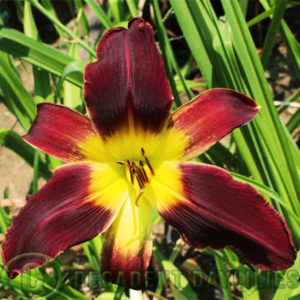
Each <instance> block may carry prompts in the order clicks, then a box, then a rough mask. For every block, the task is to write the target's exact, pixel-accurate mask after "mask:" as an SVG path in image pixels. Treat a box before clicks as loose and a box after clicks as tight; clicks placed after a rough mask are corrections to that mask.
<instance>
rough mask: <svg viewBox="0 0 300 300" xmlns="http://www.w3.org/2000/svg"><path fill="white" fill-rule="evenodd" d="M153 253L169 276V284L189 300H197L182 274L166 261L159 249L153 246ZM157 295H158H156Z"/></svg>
mask: <svg viewBox="0 0 300 300" xmlns="http://www.w3.org/2000/svg"><path fill="white" fill-rule="evenodd" d="M153 253H154V254H155V255H156V257H157V258H158V260H159V262H160V263H161V265H162V267H163V269H164V270H165V271H166V273H167V274H168V275H169V280H170V282H171V283H172V284H173V285H174V286H175V287H176V288H177V289H178V290H179V291H180V292H181V293H183V294H184V295H185V296H186V297H187V298H188V299H189V300H194V299H195V300H196V299H198V297H197V295H196V293H195V292H194V290H193V289H192V287H191V286H190V284H189V282H188V280H187V279H186V277H185V276H184V275H183V274H182V272H181V271H180V270H179V269H178V268H177V267H176V266H175V265H174V264H173V263H172V262H170V261H169V260H168V259H166V258H165V257H164V256H163V255H162V253H161V252H160V251H159V249H158V248H157V247H156V246H154V247H153ZM157 294H159V293H157Z"/></svg>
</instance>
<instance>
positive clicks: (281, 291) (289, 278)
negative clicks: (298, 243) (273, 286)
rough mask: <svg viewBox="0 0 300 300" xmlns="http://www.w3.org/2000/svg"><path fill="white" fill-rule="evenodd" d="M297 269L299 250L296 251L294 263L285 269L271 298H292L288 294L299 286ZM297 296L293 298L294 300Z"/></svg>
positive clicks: (278, 299) (299, 263)
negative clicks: (278, 286)
mask: <svg viewBox="0 0 300 300" xmlns="http://www.w3.org/2000/svg"><path fill="white" fill-rule="evenodd" d="M299 269H300V251H298V253H297V259H296V261H295V263H294V265H293V266H292V267H291V268H289V269H288V270H286V272H285V275H284V276H283V278H282V280H281V282H280V288H278V289H277V291H276V293H275V295H274V297H273V300H282V299H292V298H290V296H291V295H292V293H293V290H294V289H296V288H297V287H299V282H298V281H299ZM296 299H297V298H295V300H296Z"/></svg>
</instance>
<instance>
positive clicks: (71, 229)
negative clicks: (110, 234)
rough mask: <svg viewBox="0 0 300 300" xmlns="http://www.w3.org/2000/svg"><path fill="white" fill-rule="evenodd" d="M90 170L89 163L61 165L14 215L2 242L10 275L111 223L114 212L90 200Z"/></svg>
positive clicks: (80, 241)
mask: <svg viewBox="0 0 300 300" xmlns="http://www.w3.org/2000/svg"><path fill="white" fill-rule="evenodd" d="M90 173H91V165H89V164H83V163H80V164H79V163H76V164H69V165H65V166H62V167H60V168H59V169H57V170H56V171H55V173H54V174H53V176H52V177H51V179H50V180H49V181H48V183H47V184H46V185H45V186H44V187H43V188H42V189H41V190H40V191H39V192H38V193H37V194H35V195H33V196H31V197H30V198H29V201H28V203H27V204H26V205H25V207H24V208H23V209H22V210H21V212H20V213H19V215H18V216H16V217H14V219H13V225H12V226H11V227H10V228H9V229H8V232H7V234H6V237H5V241H4V243H3V245H2V259H3V264H4V265H5V268H6V270H7V273H8V275H9V277H10V278H14V277H15V276H17V275H18V274H20V273H23V272H25V271H27V270H29V269H32V268H36V267H38V266H40V265H43V264H45V263H46V262H47V261H48V260H49V259H51V258H54V257H56V256H57V255H58V254H59V253H60V252H62V251H63V250H65V249H67V248H69V247H71V246H73V245H76V244H80V243H82V242H84V241H87V240H90V239H92V238H93V237H95V236H96V235H97V234H99V233H100V232H101V231H103V230H105V229H106V227H107V226H108V225H109V224H110V222H111V221H112V218H113V216H114V213H113V212H112V211H110V210H109V209H108V208H105V207H102V206H101V205H100V204H99V203H98V202H97V205H96V204H95V202H94V201H91V200H92V199H93V198H91V195H90V194H89V192H88V187H89V183H90ZM95 200H96V199H95ZM98 200H99V199H98Z"/></svg>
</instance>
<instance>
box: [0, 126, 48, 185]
mask: <svg viewBox="0 0 300 300" xmlns="http://www.w3.org/2000/svg"><path fill="white" fill-rule="evenodd" d="M0 145H2V146H4V147H6V148H8V149H10V150H12V151H13V152H14V153H16V154H17V155H18V156H20V157H21V158H22V159H23V160H24V161H25V162H26V163H27V164H29V165H30V166H31V167H33V166H34V160H35V149H34V148H32V147H31V146H30V145H29V144H27V143H26V142H25V141H24V140H23V139H22V138H21V137H20V136H19V135H18V134H17V133H16V132H14V131H12V130H9V129H0ZM38 164H39V173H40V175H41V176H42V177H43V178H44V179H46V180H48V179H49V178H50V176H51V172H50V171H49V168H48V166H47V164H46V163H45V162H44V161H43V160H42V159H41V157H39V163H38Z"/></svg>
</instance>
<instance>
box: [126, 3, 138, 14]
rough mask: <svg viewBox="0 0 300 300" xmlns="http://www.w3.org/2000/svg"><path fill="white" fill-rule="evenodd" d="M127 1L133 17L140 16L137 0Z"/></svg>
mask: <svg viewBox="0 0 300 300" xmlns="http://www.w3.org/2000/svg"><path fill="white" fill-rule="evenodd" d="M126 3H127V6H128V9H129V12H130V14H131V17H132V18H134V17H138V16H139V12H138V9H137V6H136V2H135V0H126Z"/></svg>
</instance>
